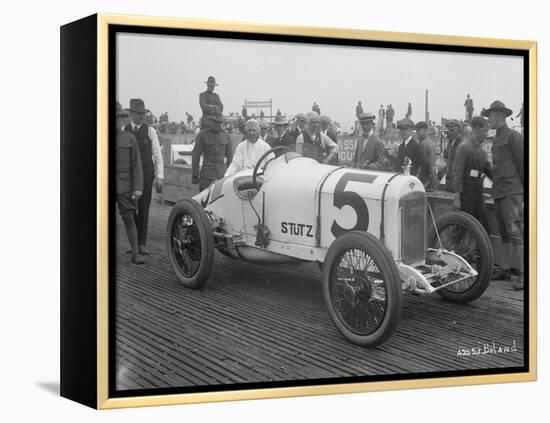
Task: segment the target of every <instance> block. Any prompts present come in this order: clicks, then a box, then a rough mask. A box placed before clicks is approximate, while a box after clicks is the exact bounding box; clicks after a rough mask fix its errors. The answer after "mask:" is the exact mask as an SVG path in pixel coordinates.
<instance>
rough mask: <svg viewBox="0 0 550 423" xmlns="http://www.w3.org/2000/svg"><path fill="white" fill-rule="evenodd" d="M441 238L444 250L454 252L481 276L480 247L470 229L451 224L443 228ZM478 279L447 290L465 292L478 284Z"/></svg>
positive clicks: (460, 283)
mask: <svg viewBox="0 0 550 423" xmlns="http://www.w3.org/2000/svg"><path fill="white" fill-rule="evenodd" d="M439 236H440V238H441V244H442V245H443V248H445V249H446V250H449V251H453V252H455V253H456V254H458V255H459V256H461V257H462V258H463V259H464V260H466V261H467V262H468V263H469V264H470V266H472V267H473V268H474V269H475V270H476V271H477V272H478V274H479V271H480V270H481V253H480V251H479V248H480V247H479V245H478V243H477V241H476V239H475V237H474V235H473V234H472V232H471V230H470V229H468V228H467V227H465V226H464V225H460V224H456V223H454V224H449V225H446V226H444V227H443V228H442V230H441V231H440V233H439ZM477 279H478V278H477V277H476V278H467V279H465V280H462V281H460V282H457V283H455V284H453V285H450V286H448V287H447V288H446V289H447V290H449V291H451V292H465V291H467V290H469V289H470V288H471V287H472V286H473V285H474V284H475V283H476V281H477Z"/></svg>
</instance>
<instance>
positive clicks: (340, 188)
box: [330, 172, 377, 238]
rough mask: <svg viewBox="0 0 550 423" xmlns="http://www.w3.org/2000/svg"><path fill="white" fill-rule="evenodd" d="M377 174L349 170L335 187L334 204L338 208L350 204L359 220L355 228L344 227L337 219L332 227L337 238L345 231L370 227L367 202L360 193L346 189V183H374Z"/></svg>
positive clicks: (363, 229) (364, 229)
mask: <svg viewBox="0 0 550 423" xmlns="http://www.w3.org/2000/svg"><path fill="white" fill-rule="evenodd" d="M376 178H377V176H376V175H369V174H365V173H355V172H349V173H344V174H343V175H342V177H341V178H340V180H339V181H338V183H337V184H336V187H334V196H333V197H334V198H333V205H334V207H336V208H338V209H342V207H344V206H350V207H351V208H352V209H353V210H354V211H355V214H356V215H357V222H356V223H355V226H354V227H353V228H349V229H345V228H342V227H341V226H340V225H339V224H338V223H336V219H335V220H334V222H332V227H331V228H330V230H331V232H332V234H333V235H334V237H335V238H338V237H339V236H340V235H342V234H343V233H344V232H348V231H366V230H367V229H368V227H369V209H368V207H367V204H366V203H365V201H364V200H363V198H361V196H360V195H359V194H357V193H356V192H354V191H346V185H347V183H348V182H351V181H353V182H362V183H364V184H372V183H373V182H374V181H375V180H376Z"/></svg>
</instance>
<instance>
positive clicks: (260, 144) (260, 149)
mask: <svg viewBox="0 0 550 423" xmlns="http://www.w3.org/2000/svg"><path fill="white" fill-rule="evenodd" d="M245 130H246V138H245V139H244V140H243V141H242V142H241V143H239V144H238V145H237V148H236V149H235V154H234V155H233V160H232V161H231V164H230V165H229V166H228V168H227V170H226V171H225V175H224V176H226V177H227V176H231V175H233V174H235V173H237V172H239V171H240V170H243V169H252V168H254V166H255V165H256V163H257V162H258V160H259V159H260V157H261V156H262V154H264V153H265V152H267V151H269V150H270V149H271V146H270V145H269V144H268V143H266V142H265V141H264V140H263V139H261V138H260V137H259V136H260V125H259V123H258V122H257V121H256V120H254V119H249V120H248V121H247V122H246V127H245ZM271 157H272V156H271ZM269 158H270V157H268V159H269Z"/></svg>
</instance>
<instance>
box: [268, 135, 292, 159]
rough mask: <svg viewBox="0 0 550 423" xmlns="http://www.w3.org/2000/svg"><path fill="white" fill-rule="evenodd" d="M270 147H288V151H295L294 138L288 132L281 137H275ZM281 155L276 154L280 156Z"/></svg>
mask: <svg viewBox="0 0 550 423" xmlns="http://www.w3.org/2000/svg"><path fill="white" fill-rule="evenodd" d="M270 145H271V147H279V146H284V147H288V148H289V149H290V151H296V138H294V136H293V135H292V134H290V133H289V132H288V131H285V132H284V133H283V136H282V137H279V136H277V137H276V138H274V139H273V140H272V141H271V144H270ZM280 154H281V153H278V155H280Z"/></svg>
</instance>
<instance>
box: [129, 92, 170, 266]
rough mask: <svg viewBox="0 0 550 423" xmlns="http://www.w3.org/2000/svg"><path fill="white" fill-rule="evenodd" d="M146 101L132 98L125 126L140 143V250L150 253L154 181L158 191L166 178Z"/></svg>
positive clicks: (138, 219) (138, 224)
mask: <svg viewBox="0 0 550 423" xmlns="http://www.w3.org/2000/svg"><path fill="white" fill-rule="evenodd" d="M147 111H148V110H147V109H145V103H144V102H143V100H142V99H140V98H132V99H131V100H130V114H131V118H132V121H131V122H130V123H129V124H128V125H126V127H125V128H124V129H125V131H126V132H130V133H132V134H133V135H134V137H136V140H137V142H138V145H139V152H140V155H141V156H140V158H141V166H142V169H143V195H142V196H141V197H140V199H139V201H138V214H137V231H138V244H139V252H140V253H141V254H145V255H148V254H149V250H148V249H147V247H146V244H147V229H148V226H149V206H150V205H151V197H152V194H153V182H155V186H156V188H157V191H160V190H161V188H162V182H163V180H164V163H163V159H162V153H161V150H160V144H159V139H158V136H157V131H156V130H155V128H153V127H152V126H149V125H147V123H145V113H146V112H147Z"/></svg>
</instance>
